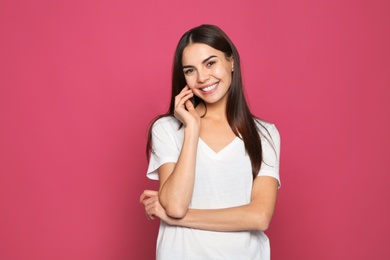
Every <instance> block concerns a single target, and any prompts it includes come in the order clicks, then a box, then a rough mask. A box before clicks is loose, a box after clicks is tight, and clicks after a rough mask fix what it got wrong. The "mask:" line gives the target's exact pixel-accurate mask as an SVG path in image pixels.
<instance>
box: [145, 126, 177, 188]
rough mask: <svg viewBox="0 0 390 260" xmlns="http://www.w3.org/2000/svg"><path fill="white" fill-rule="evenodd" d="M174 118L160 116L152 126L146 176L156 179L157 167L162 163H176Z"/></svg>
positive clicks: (175, 127)
mask: <svg viewBox="0 0 390 260" xmlns="http://www.w3.org/2000/svg"><path fill="white" fill-rule="evenodd" d="M174 120H175V119H170V118H161V119H159V120H157V121H156V122H155V123H154V124H153V127H152V152H151V155H150V160H149V166H148V171H147V174H146V175H147V177H148V178H149V179H152V180H158V173H157V170H158V168H159V167H160V166H161V165H163V164H164V163H168V162H173V163H176V162H177V160H178V158H179V155H180V150H179V146H178V124H177V122H175V121H174Z"/></svg>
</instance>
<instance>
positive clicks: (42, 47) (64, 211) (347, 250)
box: [0, 0, 390, 260]
mask: <svg viewBox="0 0 390 260" xmlns="http://www.w3.org/2000/svg"><path fill="white" fill-rule="evenodd" d="M134 2H135V1H123V0H121V1H108V0H99V1H88V0H77V1H76V0H72V1H47V0H35V1H12V0H2V1H1V2H0V173H1V175H0V211H1V212H0V259H7V260H8V259H12V260H13V259H18V260H24V259H28V260H36V259H37V260H38V259H39V260H42V259H50V260H51V259H58V260H62V259H64V260H65V259H80V260H89V259H91V260H103V259H104V260H112V259H153V258H154V252H155V240H156V235H157V227H158V221H154V222H148V221H147V220H146V218H145V215H144V212H143V208H142V206H141V205H140V204H139V203H138V198H139V195H140V193H141V191H142V190H143V189H145V188H157V183H156V182H153V181H150V180H147V178H146V176H145V171H146V167H147V163H146V159H145V153H144V151H145V141H146V129H147V125H148V122H149V121H150V120H151V119H152V118H153V117H154V116H155V115H157V114H159V113H162V112H165V110H166V109H167V105H168V102H169V91H170V86H169V84H170V71H171V61H172V58H173V51H174V48H175V46H176V43H177V41H178V40H179V37H180V36H181V35H182V34H183V33H184V32H185V31H186V30H188V29H189V28H191V27H194V26H197V25H200V24H202V23H212V24H217V25H219V26H220V27H221V28H222V29H224V30H225V31H226V32H227V33H228V35H230V37H231V38H232V40H233V41H234V42H235V43H236V45H237V48H238V49H239V51H240V54H241V56H242V66H243V76H244V83H245V86H246V93H247V95H248V99H249V101H250V105H251V108H252V110H253V112H254V113H255V114H256V115H258V116H260V117H261V118H264V119H266V120H268V121H271V122H274V123H275V124H276V125H277V126H278V128H279V130H280V133H281V136H282V158H281V177H282V188H281V189H280V193H279V194H280V195H279V199H278V205H277V209H276V213H275V218H274V220H273V222H272V225H271V227H270V229H269V230H268V231H267V234H268V235H269V237H270V239H271V246H272V255H273V258H272V259H273V260H278V259H289V260H290V259H293V260H294V259H298V260H302V259H304V260H305V259H308V260H312V259H316V260H321V259H332V260H333V259H388V257H389V255H390V247H389V246H388V243H389V242H390V207H389V200H390V189H389V187H388V186H389V184H390V174H389V173H390V170H389V169H390V167H389V155H390V153H389V147H390V138H389V133H390V122H389V118H390V115H389V114H390V113H389V112H390V108H389V105H388V102H389V99H390V91H389V87H390V47H389V46H390V33H389V32H390V28H389V27H390V26H389V25H390V18H389V17H390V16H389V11H390V4H389V3H390V2H389V1H386V0H383V1H356V0H345V1H340V0H337V1H335V0H321V1H300V0H298V1H287V0H280V1H269V0H265V1H255V0H253V1H242V2H241V3H238V1H226V0H224V1H204V0H200V1H195V2H194V1H147V0H145V1H137V2H136V3H134Z"/></svg>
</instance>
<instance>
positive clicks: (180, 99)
mask: <svg viewBox="0 0 390 260" xmlns="http://www.w3.org/2000/svg"><path fill="white" fill-rule="evenodd" d="M193 96H194V93H193V92H192V90H189V91H188V93H187V92H186V93H185V95H183V96H182V95H180V96H179V95H178V96H176V98H175V107H178V106H182V107H184V104H185V102H186V101H187V100H189V99H190V98H192V97H193Z"/></svg>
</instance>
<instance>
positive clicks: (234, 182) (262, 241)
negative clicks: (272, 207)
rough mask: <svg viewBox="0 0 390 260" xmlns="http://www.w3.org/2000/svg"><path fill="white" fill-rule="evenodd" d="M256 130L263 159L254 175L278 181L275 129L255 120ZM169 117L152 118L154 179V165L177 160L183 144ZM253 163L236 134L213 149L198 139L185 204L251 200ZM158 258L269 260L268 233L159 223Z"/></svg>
mask: <svg viewBox="0 0 390 260" xmlns="http://www.w3.org/2000/svg"><path fill="white" fill-rule="evenodd" d="M256 122H257V126H258V128H259V131H260V132H261V134H260V136H261V141H262V149H263V161H264V162H263V163H262V165H261V169H260V172H259V174H258V176H272V177H274V178H276V179H277V180H278V181H279V185H280V179H279V153H280V137H279V132H278V130H277V129H276V127H275V126H274V125H273V124H270V123H267V122H265V121H260V120H257V119H256ZM179 125H180V122H179V121H178V120H177V119H176V118H174V117H164V118H161V119H159V120H157V121H156V122H155V123H154V125H153V128H152V150H153V153H152V154H151V158H150V162H149V168H148V172H147V176H148V177H149V178H150V179H154V180H158V173H157V169H158V168H159V167H160V166H161V165H162V164H164V163H168V162H174V163H176V162H177V160H178V158H179V154H180V150H181V148H182V144H183V138H184V128H183V127H182V128H180V129H178V128H179ZM252 183H253V180H252V167H251V162H250V159H249V156H248V155H247V154H246V151H245V147H244V142H243V141H242V140H241V139H240V138H239V137H236V138H235V139H234V140H233V141H232V142H231V143H230V144H229V145H227V146H226V147H225V148H223V149H222V150H221V151H219V152H218V153H215V152H214V151H213V150H212V149H211V148H210V147H209V146H207V144H206V143H205V142H203V141H202V139H199V142H198V150H197V158H196V172H195V184H194V191H193V194H192V200H191V203H190V208H194V209H218V208H228V207H234V206H240V205H245V204H248V203H249V202H250V198H251V191H252ZM157 259H158V260H176V259H179V260H183V259H191V260H192V259H199V260H205V259H213V260H215V259H232V260H240V259H242V260H248V259H259V260H269V259H270V246H269V241H268V237H267V236H266V235H265V234H264V233H263V232H262V231H240V232H215V231H206V230H199V229H193V228H186V227H178V226H170V225H167V224H166V223H164V222H163V221H161V223H160V229H159V233H158V239H157Z"/></svg>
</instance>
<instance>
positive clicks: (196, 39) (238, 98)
mask: <svg viewBox="0 0 390 260" xmlns="http://www.w3.org/2000/svg"><path fill="white" fill-rule="evenodd" d="M191 43H203V44H207V45H209V46H210V47H212V48H214V49H217V50H219V51H221V52H223V53H224V54H225V56H226V57H227V58H230V57H233V59H234V65H233V66H234V69H233V71H234V72H233V73H232V83H231V86H230V88H229V91H228V98H227V106H226V115H227V120H228V123H229V125H230V127H231V129H232V130H233V132H234V134H235V135H236V136H239V137H240V138H241V139H242V140H243V141H244V144H245V150H246V152H247V153H248V155H249V158H250V160H251V164H252V175H253V179H254V178H256V176H257V174H258V173H259V171H260V167H261V163H262V161H263V153H262V147H261V138H260V136H259V132H258V129H257V127H256V123H255V119H256V118H255V117H254V116H253V115H252V113H251V112H250V110H249V107H248V105H247V102H246V100H245V96H244V91H243V87H242V78H241V66H240V56H239V54H238V51H237V49H236V47H235V46H234V44H233V42H232V41H231V40H230V39H229V37H228V36H227V35H226V34H225V33H224V32H223V31H222V30H221V29H220V28H219V27H217V26H215V25H201V26H199V27H195V28H193V29H191V30H189V31H188V32H186V33H185V34H184V35H183V36H182V37H181V39H180V41H179V43H178V45H177V47H176V51H175V56H174V60H173V69H172V94H171V102H170V105H169V110H168V112H167V113H165V114H163V115H160V116H158V117H156V118H155V119H154V120H152V122H151V124H150V127H149V130H148V140H147V146H146V155H147V158H148V159H149V158H150V153H151V152H153V151H152V147H151V145H152V144H151V142H152V134H151V130H152V126H153V124H154V122H155V121H156V120H158V119H159V118H161V117H164V116H173V115H174V109H175V97H176V96H177V95H178V94H179V93H180V91H181V90H182V89H183V88H184V87H185V86H186V80H185V77H184V73H183V64H182V58H183V50H184V49H185V48H186V47H187V46H188V45H189V44H191ZM200 102H203V101H202V100H201V99H200V98H199V97H197V96H194V105H195V106H197V105H198V104H199V103H200Z"/></svg>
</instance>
